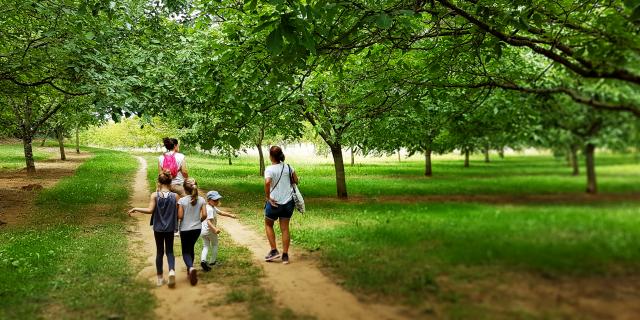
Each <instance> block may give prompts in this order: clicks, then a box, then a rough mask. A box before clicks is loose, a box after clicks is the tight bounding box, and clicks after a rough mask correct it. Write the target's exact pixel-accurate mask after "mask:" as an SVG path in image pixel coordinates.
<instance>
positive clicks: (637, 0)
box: [624, 0, 640, 10]
mask: <svg viewBox="0 0 640 320" xmlns="http://www.w3.org/2000/svg"><path fill="white" fill-rule="evenodd" d="M624 6H625V7H627V9H632V10H633V9H636V8H638V6H640V0H624Z"/></svg>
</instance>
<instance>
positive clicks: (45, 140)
mask: <svg viewBox="0 0 640 320" xmlns="http://www.w3.org/2000/svg"><path fill="white" fill-rule="evenodd" d="M45 142H47V134H46V133H45V134H44V138H42V143H40V146H41V147H44V143H45Z"/></svg>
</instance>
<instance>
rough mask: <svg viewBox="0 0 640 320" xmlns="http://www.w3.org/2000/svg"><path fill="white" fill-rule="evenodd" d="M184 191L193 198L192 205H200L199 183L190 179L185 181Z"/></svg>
mask: <svg viewBox="0 0 640 320" xmlns="http://www.w3.org/2000/svg"><path fill="white" fill-rule="evenodd" d="M184 191H186V192H187V193H188V194H189V195H190V196H191V205H192V206H195V205H196V203H198V183H197V182H196V180H195V179H193V178H189V179H187V180H185V181H184Z"/></svg>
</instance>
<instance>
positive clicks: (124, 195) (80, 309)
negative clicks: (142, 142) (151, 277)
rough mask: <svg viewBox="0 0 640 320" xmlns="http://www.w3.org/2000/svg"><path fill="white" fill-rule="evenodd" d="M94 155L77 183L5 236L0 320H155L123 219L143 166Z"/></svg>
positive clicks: (56, 191)
mask: <svg viewBox="0 0 640 320" xmlns="http://www.w3.org/2000/svg"><path fill="white" fill-rule="evenodd" d="M2 149H4V146H3V147H2ZM85 151H86V150H85ZM91 152H92V153H94V155H95V156H94V157H93V158H91V159H90V160H87V162H85V163H84V164H82V165H81V166H80V167H79V168H78V170H77V172H76V174H75V175H74V176H71V177H68V178H65V179H63V180H62V181H61V182H60V183H58V184H57V185H56V186H54V187H52V188H50V189H47V190H43V191H42V192H40V194H39V195H38V198H37V201H36V202H37V211H36V213H35V214H34V215H33V216H31V217H30V219H29V221H27V222H26V223H25V224H23V225H22V226H19V227H12V228H4V229H3V230H2V232H1V233H0V274H1V275H2V276H0V277H1V279H0V318H2V319H36V318H41V317H44V316H46V317H53V318H71V319H76V318H108V317H124V318H148V317H149V316H150V311H151V310H152V309H153V305H154V300H153V297H152V296H151V294H150V293H149V291H148V290H147V285H145V284H143V283H141V282H139V281H136V280H135V275H134V270H133V268H132V267H131V265H130V261H129V259H128V244H127V234H126V224H127V221H126V220H125V217H126V215H125V214H124V212H125V208H126V206H127V201H128V190H129V189H130V184H131V178H132V175H133V173H134V171H135V169H136V166H137V162H136V161H135V159H133V158H132V157H131V156H129V155H127V154H126V153H121V152H112V151H104V150H96V149H92V150H91Z"/></svg>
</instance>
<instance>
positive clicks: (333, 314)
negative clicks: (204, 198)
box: [218, 217, 410, 319]
mask: <svg viewBox="0 0 640 320" xmlns="http://www.w3.org/2000/svg"><path fill="white" fill-rule="evenodd" d="M218 219H219V224H220V226H221V227H222V228H223V229H224V230H225V231H226V232H228V233H229V235H230V236H231V238H232V239H233V240H234V241H235V242H236V243H238V244H240V245H242V246H245V247H247V248H249V250H250V251H251V252H252V253H253V257H254V259H255V260H256V261H258V263H259V264H261V265H262V267H263V268H264V270H265V278H264V280H263V281H264V284H265V286H267V287H269V288H271V289H272V290H273V291H274V292H275V297H274V300H275V301H276V303H278V304H280V305H282V306H284V307H287V308H289V309H291V310H293V311H294V312H295V313H298V314H308V315H312V316H315V317H317V318H318V319H405V318H410V316H409V315H408V314H407V313H406V312H407V310H401V309H399V308H396V307H391V306H386V305H379V304H367V303H364V302H362V301H359V300H358V299H357V298H356V297H355V296H354V295H353V294H351V293H349V292H347V291H346V290H345V289H343V288H342V287H340V286H338V285H337V284H335V282H334V281H332V280H331V279H330V278H329V277H327V276H326V275H325V274H323V273H322V272H321V271H320V270H319V268H318V266H317V264H316V262H315V260H314V259H313V258H311V257H309V256H305V255H300V254H296V251H295V249H296V248H295V247H292V248H291V249H290V252H291V259H292V262H291V264H289V265H283V264H282V263H276V262H274V263H266V262H264V255H266V253H267V252H268V251H269V249H270V248H269V245H268V243H267V240H266V237H264V236H261V235H258V234H257V233H256V232H255V231H253V230H251V229H249V228H248V227H247V226H245V225H242V224H241V223H240V222H238V221H237V220H235V219H230V218H226V217H219V218H218ZM278 240H279V238H278Z"/></svg>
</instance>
